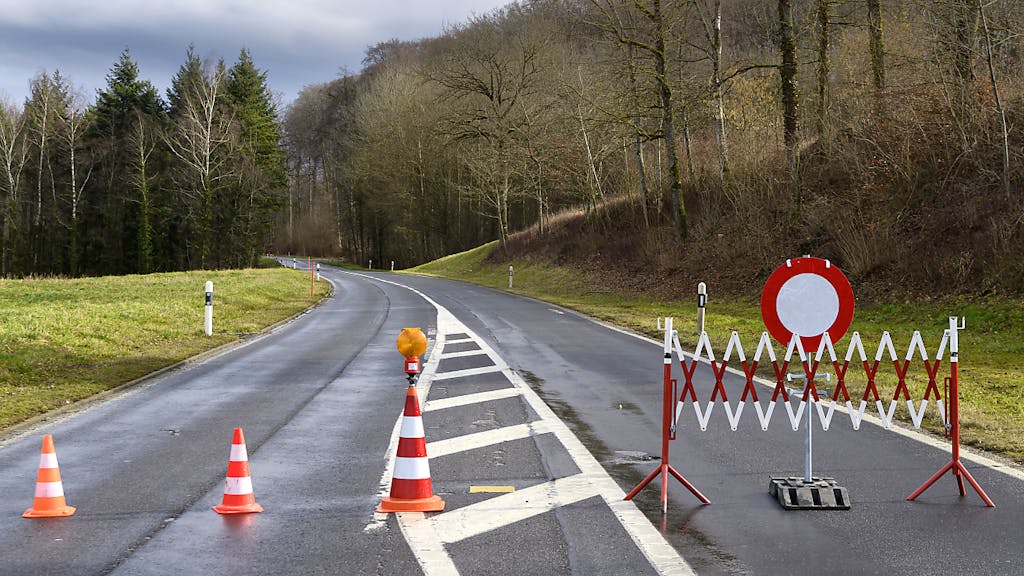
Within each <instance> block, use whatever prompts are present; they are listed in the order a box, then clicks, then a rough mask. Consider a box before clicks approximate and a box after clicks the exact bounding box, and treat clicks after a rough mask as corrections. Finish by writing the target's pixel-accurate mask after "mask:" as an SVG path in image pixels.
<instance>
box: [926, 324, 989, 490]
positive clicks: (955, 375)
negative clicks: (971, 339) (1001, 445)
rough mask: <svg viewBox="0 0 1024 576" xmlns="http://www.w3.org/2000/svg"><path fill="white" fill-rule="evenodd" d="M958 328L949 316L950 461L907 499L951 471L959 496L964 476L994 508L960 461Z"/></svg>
mask: <svg viewBox="0 0 1024 576" xmlns="http://www.w3.org/2000/svg"><path fill="white" fill-rule="evenodd" d="M958 329H959V321H958V318H957V317H956V316H950V318H949V421H950V425H951V434H950V438H951V440H952V443H953V453H952V456H951V458H950V461H949V462H948V463H947V464H946V465H945V466H943V467H942V468H940V469H939V471H938V472H936V473H935V474H933V475H932V477H931V478H929V479H928V480H926V481H925V483H924V484H922V485H921V486H920V487H919V488H918V489H917V490H915V491H914V493H913V494H911V495H910V496H907V500H914V499H916V498H917V497H918V496H920V495H921V494H922V493H924V491H925V490H927V489H928V488H930V487H931V485H932V484H934V483H935V482H936V481H937V480H938V479H939V478H941V477H942V476H943V475H945V474H946V472H953V477H954V478H955V479H956V487H957V490H959V491H960V495H961V496H966V495H967V489H966V487H965V486H964V478H967V481H968V482H969V483H970V484H971V488H974V491H975V492H977V493H978V496H981V499H982V500H983V501H984V502H985V505H986V506H989V507H990V508H994V507H995V504H994V503H992V499H991V498H989V497H988V494H985V491H984V490H982V489H981V486H980V485H979V484H978V481H977V480H975V479H974V476H971V473H970V472H968V471H967V467H965V466H964V465H963V462H961V461H960V386H959V380H960V363H959V361H958V360H959V359H958V355H959V342H958V338H957V330H958Z"/></svg>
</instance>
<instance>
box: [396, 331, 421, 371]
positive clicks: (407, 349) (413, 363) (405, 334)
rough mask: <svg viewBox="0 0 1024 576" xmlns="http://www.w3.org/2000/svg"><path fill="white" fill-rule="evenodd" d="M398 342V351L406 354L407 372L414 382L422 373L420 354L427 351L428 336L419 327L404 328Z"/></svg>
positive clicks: (403, 354)
mask: <svg viewBox="0 0 1024 576" xmlns="http://www.w3.org/2000/svg"><path fill="white" fill-rule="evenodd" d="M396 344H397V345H398V351H399V352H401V353H402V356H405V373H406V374H408V375H409V381H410V382H412V381H413V379H414V378H415V377H416V375H417V374H419V373H420V354H423V353H424V352H426V351H427V337H426V335H424V334H423V330H420V329H419V328H402V333H401V334H399V335H398V341H397V342H396Z"/></svg>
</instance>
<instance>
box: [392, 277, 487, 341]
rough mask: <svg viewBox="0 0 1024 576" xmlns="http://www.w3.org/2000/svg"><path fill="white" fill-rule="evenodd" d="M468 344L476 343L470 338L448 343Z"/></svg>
mask: <svg viewBox="0 0 1024 576" xmlns="http://www.w3.org/2000/svg"><path fill="white" fill-rule="evenodd" d="M403 288H404V286H403ZM470 342H476V340H473V339H472V338H456V339H454V340H449V341H448V343H449V344H469V343H470Z"/></svg>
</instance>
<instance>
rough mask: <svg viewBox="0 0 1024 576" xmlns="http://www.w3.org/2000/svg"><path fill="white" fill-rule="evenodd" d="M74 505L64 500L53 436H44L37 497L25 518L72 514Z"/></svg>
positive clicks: (37, 480)
mask: <svg viewBox="0 0 1024 576" xmlns="http://www.w3.org/2000/svg"><path fill="white" fill-rule="evenodd" d="M74 513H75V507H74V506H68V504H67V502H65V501H64V484H62V483H61V481H60V468H58V467H57V451H56V450H54V449H53V436H50V435H49V434H47V435H45V436H43V450H42V453H41V454H40V455H39V476H37V477H36V497H35V500H33V501H32V507H31V508H29V509H28V510H25V513H24V514H22V515H21V516H22V517H23V518H55V517H61V516H71V515H72V514H74Z"/></svg>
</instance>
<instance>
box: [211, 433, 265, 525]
mask: <svg viewBox="0 0 1024 576" xmlns="http://www.w3.org/2000/svg"><path fill="white" fill-rule="evenodd" d="M213 509H214V510H216V511H217V513H218V514H247V513H249V512H263V507H262V506H260V505H259V504H257V503H256V497H255V496H253V493H252V479H251V478H250V477H249V454H248V453H247V452H246V451H245V438H244V437H242V429H241V428H235V437H234V439H233V440H232V441H231V457H230V458H229V460H228V475H227V478H226V479H225V480H224V499H223V500H221V503H220V504H218V505H216V506H214V507H213Z"/></svg>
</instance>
